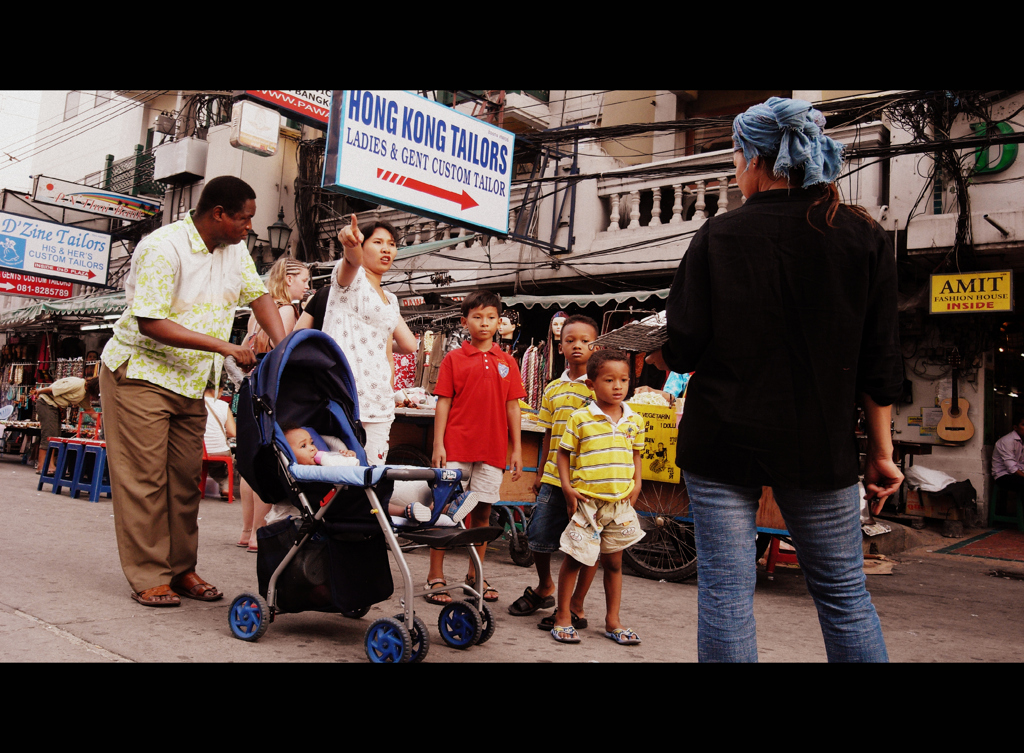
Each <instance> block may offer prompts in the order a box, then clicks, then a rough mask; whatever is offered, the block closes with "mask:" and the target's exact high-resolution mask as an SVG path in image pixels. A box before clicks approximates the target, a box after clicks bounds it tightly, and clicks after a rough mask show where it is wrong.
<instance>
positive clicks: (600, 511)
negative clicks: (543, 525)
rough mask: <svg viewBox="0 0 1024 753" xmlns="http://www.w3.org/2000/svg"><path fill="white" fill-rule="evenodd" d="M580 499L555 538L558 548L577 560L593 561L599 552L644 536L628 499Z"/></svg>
mask: <svg viewBox="0 0 1024 753" xmlns="http://www.w3.org/2000/svg"><path fill="white" fill-rule="evenodd" d="M583 500H584V501H583V502H582V503H581V504H578V505H577V506H576V512H575V514H574V515H573V516H572V518H571V519H570V520H569V525H568V526H566V528H565V531H563V532H562V537H561V539H559V542H558V544H559V546H558V548H559V549H560V550H562V551H563V552H565V553H566V554H568V555H569V556H570V557H572V558H573V559H574V560H576V561H577V562H582V563H583V564H584V565H587V566H588V567H589V566H590V565H596V564H597V560H598V558H599V556H600V555H602V554H613V553H614V552H621V551H622V550H623V549H626V548H628V547H631V546H632V545H633V544H635V543H636V542H638V541H639V540H640V539H642V538H643V537H644V532H643V530H642V529H641V528H640V519H639V518H638V517H637V514H636V510H634V509H633V506H632V505H631V504H629V500H628V499H620V500H618V501H617V502H606V501H605V500H600V499H591V498H589V497H584V498H583Z"/></svg>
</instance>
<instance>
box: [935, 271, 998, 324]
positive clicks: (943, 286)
mask: <svg viewBox="0 0 1024 753" xmlns="http://www.w3.org/2000/svg"><path fill="white" fill-rule="evenodd" d="M931 282H932V290H931V293H932V302H931V313H933V314H963V313H973V312H978V311H982V312H984V311H1013V271H1012V270H1004V271H1000V272H972V273H970V274H960V275H932V279H931Z"/></svg>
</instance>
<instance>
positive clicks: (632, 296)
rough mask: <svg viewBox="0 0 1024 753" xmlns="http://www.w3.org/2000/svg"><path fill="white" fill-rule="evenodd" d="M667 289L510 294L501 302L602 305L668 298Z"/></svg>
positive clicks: (528, 306) (529, 307)
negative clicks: (590, 292) (581, 293)
mask: <svg viewBox="0 0 1024 753" xmlns="http://www.w3.org/2000/svg"><path fill="white" fill-rule="evenodd" d="M668 291H669V288H661V289H660V290H629V291H623V292H618V293H598V294H595V295H580V294H578V293H572V292H566V293H563V294H561V295H511V296H504V297H502V299H501V302H502V303H503V304H504V305H506V306H516V305H520V306H525V307H526V308H528V309H531V308H533V307H534V306H540V307H541V308H545V309H547V308H551V307H552V306H557V307H559V308H562V307H564V306H568V305H570V304H576V305H577V306H586V305H587V304H590V303H596V304H597V305H598V306H604V305H605V304H606V303H610V302H611V301H615V302H616V303H622V302H623V301H629V300H637V301H646V300H647V299H648V298H651V297H656V298H668Z"/></svg>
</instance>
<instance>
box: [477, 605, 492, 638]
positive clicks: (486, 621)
mask: <svg viewBox="0 0 1024 753" xmlns="http://www.w3.org/2000/svg"><path fill="white" fill-rule="evenodd" d="M494 628H495V624H494V617H493V615H491V610H490V609H489V608H488V606H487V605H486V604H484V605H483V606H482V607H481V608H480V637H479V638H477V641H476V645H478V646H479V645H480V644H481V643H487V641H489V640H490V638H491V636H492V635H494Z"/></svg>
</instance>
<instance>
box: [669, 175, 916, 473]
mask: <svg viewBox="0 0 1024 753" xmlns="http://www.w3.org/2000/svg"><path fill="white" fill-rule="evenodd" d="M820 195H821V194H820V189H806V190H804V189H791V190H776V191H765V192H761V193H758V194H755V195H754V196H751V197H750V198H749V199H748V200H747V201H746V203H745V204H744V205H743V206H741V207H740V208H738V209H735V210H731V211H729V212H726V213H725V214H723V215H720V216H716V217H713V218H711V219H710V220H708V222H706V223H705V224H704V225H703V226H702V227H701V228H700V230H698V231H697V233H696V235H695V236H694V238H693V241H692V242H691V244H690V247H689V249H688V250H687V252H686V255H685V256H684V257H683V260H682V262H681V263H680V265H679V269H678V271H677V272H676V277H675V280H674V281H673V284H672V289H671V292H670V294H669V297H668V302H667V305H666V315H667V320H668V333H669V342H668V343H667V344H666V345H665V347H664V348H663V355H664V357H665V361H666V363H667V364H668V365H669V366H670V367H671V368H672V369H673V370H674V371H677V372H680V373H682V372H691V371H693V372H696V373H695V374H694V375H693V377H692V378H691V379H690V382H689V386H688V388H687V393H686V406H685V411H684V413H683V418H682V422H681V424H680V428H679V445H678V450H677V459H676V463H677V464H678V465H679V467H680V468H682V469H683V470H685V471H688V472H691V473H695V474H697V475H701V476H706V477H708V478H712V479H715V480H718V481H722V482H724V483H731V484H737V485H744V486H757V485H765V486H775V487H779V488H799V489H807V490H825V489H839V488H844V487H846V486H849V485H851V484H854V483H856V482H857V478H858V470H859V469H858V462H857V447H856V438H855V435H854V431H855V420H856V416H855V402H856V399H857V395H858V394H859V393H861V392H864V393H867V394H868V395H870V396H871V397H872V399H874V400H875V402H877V403H878V404H879V405H891V404H892V403H893V402H895V400H896V399H897V398H898V397H899V394H900V390H901V386H902V382H903V362H902V355H901V353H900V347H899V329H898V322H897V314H896V264H895V258H894V254H893V250H892V245H891V243H890V242H889V238H888V236H887V235H886V234H885V232H884V231H883V230H882V228H881V227H879V226H878V225H877V224H876V223H874V222H870V223H869V222H866V221H864V220H862V219H859V218H857V217H855V216H853V214H852V212H850V211H849V210H847V209H845V208H843V209H842V210H840V212H839V213H838V214H837V215H836V217H835V220H834V223H835V225H836V227H835V228H830V227H828V226H827V225H826V223H825V219H824V216H823V214H822V213H821V212H819V211H817V210H816V212H817V213H816V215H814V220H815V224H816V225H817V226H818V228H820V229H821V230H823V231H824V232H823V233H822V232H819V230H816V229H815V228H814V227H811V225H810V224H809V223H808V221H807V211H808V208H809V207H810V206H811V203H812V202H813V201H814V200H815V199H816V198H817V197H818V196H820Z"/></svg>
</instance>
